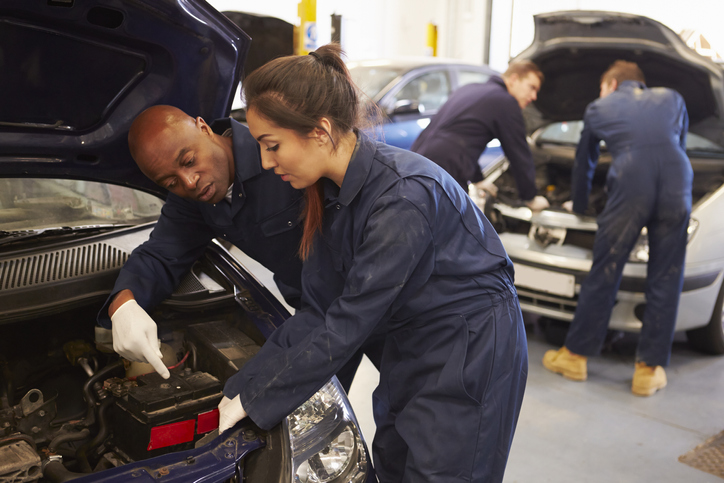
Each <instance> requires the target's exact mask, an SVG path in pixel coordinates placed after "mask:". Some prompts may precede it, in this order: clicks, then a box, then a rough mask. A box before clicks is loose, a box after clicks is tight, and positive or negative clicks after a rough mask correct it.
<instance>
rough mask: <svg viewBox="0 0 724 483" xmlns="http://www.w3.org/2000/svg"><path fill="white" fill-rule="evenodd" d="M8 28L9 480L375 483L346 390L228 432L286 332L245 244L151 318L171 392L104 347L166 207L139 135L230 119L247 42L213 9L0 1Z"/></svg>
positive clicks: (171, 2)
mask: <svg viewBox="0 0 724 483" xmlns="http://www.w3.org/2000/svg"><path fill="white" fill-rule="evenodd" d="M0 25H1V26H2V28H0V68H1V72H2V74H0V86H2V88H3V93H4V94H3V96H2V98H1V99H0V481H12V482H32V481H41V482H60V481H67V480H69V479H76V481H79V482H127V481H138V482H141V481H143V482H148V481H165V482H227V481H235V482H241V481H245V482H249V483H253V482H256V483H269V482H272V483H275V482H279V483H281V482H284V483H291V482H302V483H304V482H309V483H311V482H328V483H342V482H344V483H349V482H352V483H362V482H373V481H376V478H375V475H374V470H373V468H372V465H371V463H370V459H369V455H368V452H367V448H366V444H365V440H364V438H363V435H362V434H361V432H360V430H359V426H358V424H357V421H356V419H355V415H354V413H353V412H352V409H351V407H350V404H349V402H348V400H347V397H346V395H345V393H344V391H343V390H342V388H341V387H340V385H339V383H338V381H337V380H336V378H332V380H330V381H329V382H328V383H327V384H325V386H324V387H322V388H321V389H320V391H319V392H317V393H316V394H315V395H314V396H313V397H311V398H310V399H309V400H308V401H307V402H306V403H304V404H303V405H302V406H301V407H299V408H298V409H297V410H295V411H294V412H293V413H292V414H290V415H289V416H288V417H287V418H286V419H285V420H284V421H282V423H280V424H279V425H277V426H276V427H275V428H273V429H272V430H270V431H265V430H262V429H260V428H258V427H256V426H255V425H254V424H253V422H252V421H250V420H249V419H245V420H242V421H240V422H239V423H238V424H237V425H236V426H235V427H234V428H232V429H231V430H229V431H226V432H225V433H224V434H222V435H218V418H219V415H218V410H217V405H218V403H219V401H220V400H221V398H222V392H221V390H222V388H223V385H224V382H225V381H226V380H227V379H228V378H229V377H230V376H231V375H233V374H234V373H235V372H236V371H237V370H238V368H240V367H241V366H242V365H243V364H245V363H246V362H247V361H248V360H249V359H251V358H252V357H254V355H255V354H256V352H257V351H258V349H259V347H260V346H261V345H262V344H263V343H264V341H265V340H266V338H267V337H268V336H269V335H270V334H271V333H272V331H274V330H275V328H277V327H279V326H280V325H281V324H282V323H284V321H285V319H286V318H287V317H289V313H288V312H287V311H286V309H284V307H283V306H282V304H280V302H279V301H278V300H277V299H276V298H275V297H274V296H273V295H272V294H271V293H270V292H269V290H267V289H266V288H265V287H264V286H262V285H261V284H260V283H259V282H258V281H257V279H256V278H255V276H254V274H253V273H250V272H249V271H248V270H247V269H246V268H245V267H244V266H243V265H242V264H241V262H240V261H239V260H240V258H239V257H237V256H236V255H235V250H236V248H235V247H231V246H230V245H228V244H226V243H225V242H223V241H220V240H217V241H214V242H213V243H211V244H210V245H209V247H208V249H207V251H206V253H205V254H204V255H203V257H202V258H201V259H199V260H198V261H197V262H196V264H195V265H194V266H193V267H192V269H191V270H190V271H189V273H188V274H187V275H186V276H185V278H184V279H183V280H182V281H181V283H180V285H179V286H178V287H177V289H176V290H175V292H174V293H173V295H172V296H170V297H169V298H168V299H167V300H165V301H164V302H163V303H162V304H160V306H158V307H157V308H156V309H154V310H153V311H152V312H151V316H152V317H153V318H154V320H155V321H156V323H157V325H158V328H159V336H160V337H161V339H162V342H163V343H164V344H163V348H164V350H168V351H170V354H171V355H172V356H175V357H176V360H177V363H176V364H175V365H174V366H173V367H172V368H171V374H172V375H171V378H170V379H169V380H164V379H161V378H160V376H158V375H157V374H155V373H153V372H149V370H148V369H145V370H144V369H143V368H138V367H137V366H135V367H136V369H134V365H132V364H130V363H128V361H124V360H122V359H120V358H119V356H118V355H117V354H115V353H114V352H113V350H112V346H109V344H108V341H107V340H105V339H103V338H101V337H99V336H98V335H97V333H96V332H97V331H96V316H97V314H98V312H99V310H100V308H101V306H102V305H103V303H104V301H105V299H106V298H107V297H108V295H109V293H110V291H111V289H112V287H113V285H114V282H115V279H116V278H117V276H118V273H119V271H120V269H121V267H122V266H123V264H124V262H125V261H126V260H127V259H128V257H129V255H130V253H131V252H132V251H133V249H134V248H136V247H137V246H139V245H140V244H141V243H143V242H144V241H145V240H147V239H148V238H149V235H150V233H151V232H152V230H153V228H154V226H155V223H156V221H157V219H158V216H159V214H160V212H161V208H162V207H163V204H164V199H165V195H166V193H165V191H164V190H163V189H161V188H159V187H158V186H157V185H155V184H154V183H152V182H151V181H150V180H148V179H147V178H146V177H145V176H144V175H143V174H142V173H141V172H140V170H139V169H138V168H137V166H136V165H135V163H134V162H133V159H132V158H131V156H130V153H129V150H128V145H127V135H128V129H129V127H130V124H131V122H132V121H133V119H134V118H135V117H136V116H137V115H138V114H139V113H140V112H142V111H143V110H144V109H145V108H147V107H149V106H151V105H155V104H171V105H174V106H177V107H179V108H181V109H183V110H184V111H186V112H188V113H190V114H192V115H198V116H202V117H203V118H205V119H207V120H213V119H216V118H220V117H224V116H227V115H228V114H229V110H230V108H231V104H232V99H233V94H234V88H235V86H236V85H237V83H238V81H239V78H240V74H241V66H243V65H244V61H245V58H246V55H247V51H248V49H249V45H250V38H249V37H248V36H247V35H246V34H245V33H244V32H243V31H241V30H240V29H239V28H238V27H237V26H236V25H235V24H234V23H232V22H231V21H230V20H229V19H228V18H227V17H225V16H223V15H221V14H220V13H219V12H217V11H215V10H214V9H212V8H211V7H210V6H209V5H208V4H207V3H206V2H205V1H203V0H144V1H138V0H83V1H79V0H47V1H43V2H37V1H32V2H29V1H27V0H3V1H2V2H1V3H0ZM236 253H238V252H236ZM99 333H100V332H99ZM138 369H140V370H138Z"/></svg>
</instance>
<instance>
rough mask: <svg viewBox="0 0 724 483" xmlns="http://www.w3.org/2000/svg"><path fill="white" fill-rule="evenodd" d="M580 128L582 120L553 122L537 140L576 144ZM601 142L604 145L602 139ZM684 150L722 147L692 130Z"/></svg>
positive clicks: (723, 150)
mask: <svg viewBox="0 0 724 483" xmlns="http://www.w3.org/2000/svg"><path fill="white" fill-rule="evenodd" d="M582 130H583V121H564V122H555V123H553V124H550V125H548V126H546V127H545V128H543V131H542V132H541V133H540V135H539V136H538V139H537V140H538V142H543V143H556V144H578V141H579V139H580V138H581V131H582ZM601 144H602V146H604V145H605V143H603V141H602V142H601ZM686 150H687V151H699V152H709V153H717V154H724V147H722V146H719V145H718V144H715V143H713V142H711V141H709V140H708V139H706V138H704V137H702V136H699V135H698V134H695V133H692V132H689V133H688V134H687V135H686Z"/></svg>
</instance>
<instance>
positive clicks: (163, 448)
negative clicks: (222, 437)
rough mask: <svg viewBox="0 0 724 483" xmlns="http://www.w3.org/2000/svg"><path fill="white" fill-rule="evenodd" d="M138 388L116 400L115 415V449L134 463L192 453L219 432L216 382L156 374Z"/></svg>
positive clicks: (200, 376) (201, 376) (187, 373)
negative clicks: (209, 435) (208, 436)
mask: <svg viewBox="0 0 724 483" xmlns="http://www.w3.org/2000/svg"><path fill="white" fill-rule="evenodd" d="M136 382H137V383H138V387H129V388H127V390H128V394H127V395H126V396H124V397H122V398H119V399H117V400H116V404H115V405H114V408H113V409H114V410H113V414H112V418H113V431H114V443H115V445H116V446H117V447H118V449H119V450H120V451H122V452H123V453H125V454H127V455H128V456H130V457H131V458H133V459H134V460H137V461H138V460H143V459H146V458H151V457H154V456H159V455H162V454H166V453H170V452H173V451H180V450H184V449H190V448H193V446H194V441H196V440H198V439H200V438H201V437H202V436H203V435H204V434H206V433H208V432H209V431H212V430H214V429H216V428H218V426H219V411H218V409H216V407H217V406H218V404H219V401H220V400H221V397H222V393H221V383H220V382H219V380H218V379H217V378H215V377H214V376H212V375H210V374H207V373H205V372H192V371H191V369H185V370H183V371H181V372H176V371H174V372H172V373H171V377H170V378H169V379H163V378H162V377H161V376H160V375H158V374H157V373H155V372H154V373H151V374H145V375H143V376H139V377H138V378H137V379H136Z"/></svg>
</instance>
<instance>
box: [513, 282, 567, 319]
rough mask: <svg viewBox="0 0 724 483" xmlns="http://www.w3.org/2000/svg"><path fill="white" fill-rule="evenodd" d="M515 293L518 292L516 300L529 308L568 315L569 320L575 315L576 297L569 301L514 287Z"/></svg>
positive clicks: (564, 298)
mask: <svg viewBox="0 0 724 483" xmlns="http://www.w3.org/2000/svg"><path fill="white" fill-rule="evenodd" d="M516 291H517V292H518V300H520V303H521V304H526V305H528V306H531V308H533V307H536V308H541V309H548V310H552V311H554V312H558V313H560V314H569V315H570V316H571V318H572V317H573V314H575V313H576V306H577V305H578V297H576V298H572V299H569V298H566V297H559V296H556V295H550V294H544V293H542V292H537V291H535V290H527V289H523V288H520V287H516ZM524 310H525V309H524Z"/></svg>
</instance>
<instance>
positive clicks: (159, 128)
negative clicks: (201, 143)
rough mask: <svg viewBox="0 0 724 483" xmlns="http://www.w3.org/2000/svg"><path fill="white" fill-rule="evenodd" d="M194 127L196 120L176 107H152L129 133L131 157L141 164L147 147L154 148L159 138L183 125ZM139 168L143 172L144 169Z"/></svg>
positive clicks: (133, 125) (134, 122) (139, 116)
mask: <svg viewBox="0 0 724 483" xmlns="http://www.w3.org/2000/svg"><path fill="white" fill-rule="evenodd" d="M184 123H187V124H189V126H193V124H194V118H193V117H191V116H189V115H188V114H186V113H185V112H183V111H182V110H181V109H179V108H178V107H174V106H162V105H161V106H151V107H149V108H148V109H146V110H145V111H143V112H142V113H141V114H139V115H138V117H136V119H134V121H133V124H131V129H130V130H129V131H128V148H129V149H130V150H131V156H133V159H134V160H135V161H136V163H139V156H140V157H141V158H142V157H143V155H142V153H143V151H144V149H145V148H146V147H147V146H153V144H154V143H155V141H156V140H157V137H158V136H163V135H168V134H170V133H171V131H174V130H176V129H179V128H180V129H183V127H184V126H183V124H184ZM139 167H140V168H141V170H143V167H142V166H140V163H139Z"/></svg>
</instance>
